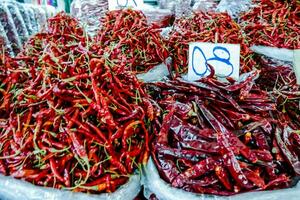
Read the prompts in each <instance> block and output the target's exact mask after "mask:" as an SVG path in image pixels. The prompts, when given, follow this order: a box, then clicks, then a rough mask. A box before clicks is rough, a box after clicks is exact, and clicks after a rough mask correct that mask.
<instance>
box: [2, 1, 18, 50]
mask: <svg viewBox="0 0 300 200" xmlns="http://www.w3.org/2000/svg"><path fill="white" fill-rule="evenodd" d="M0 20H1V21H0V22H1V24H2V25H3V28H4V30H5V32H6V36H7V38H8V41H9V42H10V45H11V47H12V50H13V52H14V54H15V55H16V54H17V53H19V52H20V50H21V41H20V39H19V37H18V33H17V30H16V27H15V25H14V21H13V19H12V17H11V14H10V12H9V10H8V9H7V7H6V5H5V4H0Z"/></svg>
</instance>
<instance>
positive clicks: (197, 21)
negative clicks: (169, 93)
mask: <svg viewBox="0 0 300 200" xmlns="http://www.w3.org/2000/svg"><path fill="white" fill-rule="evenodd" d="M190 42H214V43H231V44H240V45H241V53H240V56H241V61H240V63H241V67H240V69H241V72H249V71H251V70H252V69H253V68H255V66H256V63H255V60H254V58H253V56H254V54H253V52H252V51H251V50H250V49H249V48H248V46H247V43H246V41H245V38H244V36H243V34H242V32H241V30H240V27H239V25H238V24H237V23H236V22H235V21H234V20H233V19H231V17H230V16H229V15H228V14H227V13H214V12H207V13H204V12H196V13H194V15H193V16H192V17H182V18H180V19H178V20H176V21H175V25H174V30H173V31H172V32H171V33H170V36H169V41H168V47H169V50H170V55H171V57H172V59H173V62H174V65H173V68H174V69H173V71H175V72H176V74H177V75H178V74H181V73H186V72H187V70H188V49H189V43H190Z"/></svg>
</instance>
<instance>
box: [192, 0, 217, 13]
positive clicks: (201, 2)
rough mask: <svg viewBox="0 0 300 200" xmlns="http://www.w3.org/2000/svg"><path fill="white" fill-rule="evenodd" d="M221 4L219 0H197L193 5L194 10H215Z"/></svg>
mask: <svg viewBox="0 0 300 200" xmlns="http://www.w3.org/2000/svg"><path fill="white" fill-rule="evenodd" d="M218 4H219V0H197V1H196V2H195V4H194V6H193V11H195V12H196V11H214V10H215V9H216V8H217V6H218Z"/></svg>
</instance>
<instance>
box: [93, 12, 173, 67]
mask: <svg viewBox="0 0 300 200" xmlns="http://www.w3.org/2000/svg"><path fill="white" fill-rule="evenodd" d="M94 47H95V49H96V52H97V54H99V55H103V54H104V56H106V57H108V58H109V60H110V62H112V63H116V64H118V68H117V69H116V71H117V72H119V71H120V72H122V71H124V70H131V71H133V72H137V73H143V72H147V71H148V70H150V69H151V68H152V67H154V66H156V65H158V64H160V63H162V62H164V60H165V59H166V58H167V57H168V51H167V47H166V45H165V43H164V41H163V39H162V37H161V35H160V29H157V28H156V26H155V25H148V24H147V19H146V17H145V15H144V14H143V13H142V12H141V11H136V10H130V9H128V10H116V11H110V12H108V13H107V14H106V16H105V17H104V18H103V19H102V28H101V30H100V31H99V33H98V35H97V37H96V43H95V46H94Z"/></svg>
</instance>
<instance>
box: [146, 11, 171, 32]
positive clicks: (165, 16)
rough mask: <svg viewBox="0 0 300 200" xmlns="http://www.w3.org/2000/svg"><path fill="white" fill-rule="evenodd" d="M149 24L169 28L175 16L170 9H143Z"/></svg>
mask: <svg viewBox="0 0 300 200" xmlns="http://www.w3.org/2000/svg"><path fill="white" fill-rule="evenodd" d="M142 11H143V13H144V14H145V16H146V17H147V21H148V23H149V24H150V23H154V24H156V25H157V26H158V27H159V28H164V27H168V26H170V24H171V21H172V17H173V14H172V12H171V10H168V9H154V8H153V9H142Z"/></svg>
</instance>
